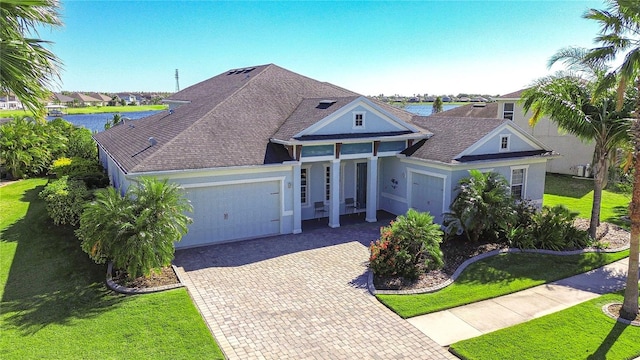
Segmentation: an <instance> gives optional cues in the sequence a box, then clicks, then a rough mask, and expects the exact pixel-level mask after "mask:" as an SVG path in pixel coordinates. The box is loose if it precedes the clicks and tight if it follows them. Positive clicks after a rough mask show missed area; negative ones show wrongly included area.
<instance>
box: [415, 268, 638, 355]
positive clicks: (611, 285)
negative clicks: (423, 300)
mask: <svg viewBox="0 0 640 360" xmlns="http://www.w3.org/2000/svg"><path fill="white" fill-rule="evenodd" d="M628 261H629V258H625V259H622V260H619V261H616V262H614V263H611V264H609V265H606V266H604V267H601V268H598V269H594V270H592V271H589V272H586V273H584V274H579V275H575V276H572V277H570V278H566V279H563V280H559V281H556V282H553V283H549V284H545V285H540V286H536V287H533V288H530V289H527V290H523V291H519V292H516V293H513V294H509V295H505V296H500V297H497V298H495V299H490V300H485V301H480V302H477V303H473V304H469V305H465V306H460V307H456V308H453V309H449V310H444V311H439V312H435V313H431V314H427V315H421V316H416V317H413V318H410V319H408V321H409V322H410V323H411V324H413V325H414V326H415V327H416V328H418V329H420V331H422V332H423V333H424V334H425V335H427V336H429V337H430V338H431V339H433V340H434V341H436V342H437V343H438V344H440V345H442V346H445V345H450V344H453V343H455V342H457V341H460V340H465V339H469V338H472V337H476V336H480V335H482V334H486V333H489V332H492V331H495V330H498V329H502V328H505V327H509V326H513V325H516V324H519V323H523V322H525V321H529V320H531V319H534V318H538V317H541V316H544V315H547V314H550V313H553V312H556V311H560V310H563V309H566V308H568V307H571V306H573V305H577V304H579V303H581V302H584V301H587V300H590V299H593V298H596V297H598V296H600V295H602V294H605V293H610V292H614V291H617V290H620V289H622V288H624V286H625V281H626V277H627V268H628V264H629V263H628Z"/></svg>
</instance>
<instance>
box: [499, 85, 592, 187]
mask: <svg viewBox="0 0 640 360" xmlns="http://www.w3.org/2000/svg"><path fill="white" fill-rule="evenodd" d="M523 91H524V89H523V90H519V91H516V92H513V93H510V94H506V95H502V96H500V97H498V98H496V102H497V104H498V117H499V118H504V119H510V120H513V122H515V123H516V124H518V125H519V126H520V127H521V128H523V129H526V131H527V132H528V133H529V134H530V135H533V136H534V137H535V138H536V139H538V140H540V141H542V142H543V143H545V144H547V145H548V146H550V147H551V148H553V150H554V151H557V152H558V153H560V155H561V156H560V157H558V158H556V159H553V160H551V161H549V162H548V163H547V171H548V172H552V173H559V174H569V175H579V176H582V175H583V174H581V173H579V170H580V169H581V168H583V167H584V166H586V165H587V164H592V163H593V152H594V150H595V143H594V142H584V141H582V140H580V139H579V138H578V137H577V136H575V135H572V134H568V133H566V132H564V131H562V130H560V129H558V125H556V124H555V123H554V122H553V121H551V120H549V118H546V117H544V118H541V119H540V121H538V123H537V124H536V126H534V127H531V126H529V119H530V118H531V113H528V114H527V113H525V112H524V109H523V108H522V105H521V104H519V101H520V98H521V95H522V92H523Z"/></svg>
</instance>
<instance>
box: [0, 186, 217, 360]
mask: <svg viewBox="0 0 640 360" xmlns="http://www.w3.org/2000/svg"><path fill="white" fill-rule="evenodd" d="M45 183H46V180H42V179H32V180H23V181H20V182H16V183H12V184H8V185H5V186H3V187H1V188H0V199H1V201H0V211H1V214H2V215H1V216H0V236H1V241H0V296H1V297H2V303H1V304H0V328H2V336H0V358H1V359H70V358H74V359H78V358H81V359H99V358H100V359H118V358H119V359H123V358H128V359H138V358H141V359H158V358H171V359H199V358H209V359H211V358H212V359H223V358H224V357H223V355H222V353H221V352H220V350H219V348H218V346H217V344H216V343H215V340H214V339H213V337H212V336H211V334H210V332H209V330H208V329H207V326H206V325H205V323H204V321H203V320H202V318H201V316H200V315H199V313H198V311H197V309H196V308H195V306H194V305H193V303H192V302H191V299H190V298H189V295H188V294H187V292H186V290H185V289H176V290H171V291H167V292H161V293H155V294H148V295H137V296H124V295H119V294H116V293H114V292H112V291H109V290H107V289H106V287H105V286H104V279H105V266H97V265H95V264H94V263H92V262H91V261H90V260H89V258H88V256H87V255H86V254H85V253H83V252H82V251H81V250H80V246H79V242H78V240H77V239H76V237H75V236H74V235H73V229H71V228H64V227H55V226H53V225H52V223H51V221H50V220H49V219H48V217H47V215H46V211H45V209H44V204H43V202H42V201H41V200H40V199H38V197H37V194H38V192H39V191H40V190H41V189H42V187H43V186H44V184H45Z"/></svg>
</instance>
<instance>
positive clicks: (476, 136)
mask: <svg viewBox="0 0 640 360" xmlns="http://www.w3.org/2000/svg"><path fill="white" fill-rule="evenodd" d="M414 122H415V123H416V124H417V125H418V126H421V127H424V128H427V129H429V130H430V131H431V132H433V136H432V137H431V138H429V140H427V141H426V142H425V143H424V145H422V146H421V147H420V148H418V149H417V150H415V152H414V153H413V155H411V157H413V158H418V159H424V160H433V161H438V162H443V163H448V164H449V163H456V162H457V161H456V157H457V156H458V155H459V154H460V153H462V152H463V151H464V150H466V149H467V148H469V147H470V146H471V145H473V144H475V143H476V142H478V141H479V140H480V139H482V138H483V137H484V136H485V135H487V134H489V133H490V132H491V131H493V130H494V129H495V128H497V127H498V126H500V125H501V124H502V123H504V122H505V120H504V119H495V118H493V119H487V118H457V117H446V116H420V117H415V118H414Z"/></svg>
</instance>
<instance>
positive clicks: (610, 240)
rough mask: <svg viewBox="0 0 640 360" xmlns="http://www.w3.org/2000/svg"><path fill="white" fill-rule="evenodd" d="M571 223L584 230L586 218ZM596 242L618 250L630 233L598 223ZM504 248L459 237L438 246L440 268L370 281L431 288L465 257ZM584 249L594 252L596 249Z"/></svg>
mask: <svg viewBox="0 0 640 360" xmlns="http://www.w3.org/2000/svg"><path fill="white" fill-rule="evenodd" d="M574 225H575V226H576V227H577V228H579V229H583V230H584V229H587V228H588V227H589V220H586V219H577V220H576V222H575V223H574ZM596 244H597V248H600V249H621V248H623V247H625V246H627V245H628V244H629V232H628V231H626V230H625V229H623V228H621V227H619V226H617V225H614V224H609V223H601V224H600V226H599V227H598V231H597V243H596ZM506 248H507V245H506V244H505V243H494V242H479V243H469V242H467V241H464V240H462V239H455V240H449V241H445V242H443V243H442V246H441V249H442V252H443V254H444V262H445V264H444V267H443V268H442V269H439V270H432V271H429V272H427V273H425V274H422V275H420V277H418V279H416V280H413V281H412V280H408V279H405V278H402V277H393V276H386V277H383V276H375V277H374V280H373V284H374V286H375V288H376V289H377V290H418V289H427V288H432V287H434V286H438V285H441V284H444V283H445V282H447V281H448V280H449V279H451V276H452V275H453V274H454V273H455V271H456V270H457V269H458V267H459V266H460V265H462V263H464V262H465V261H467V260H468V259H470V258H472V257H474V256H478V255H481V254H484V253H487V252H490V251H493V250H500V249H506ZM567 250H577V249H567ZM586 250H594V251H595V250H596V248H590V249H586Z"/></svg>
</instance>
